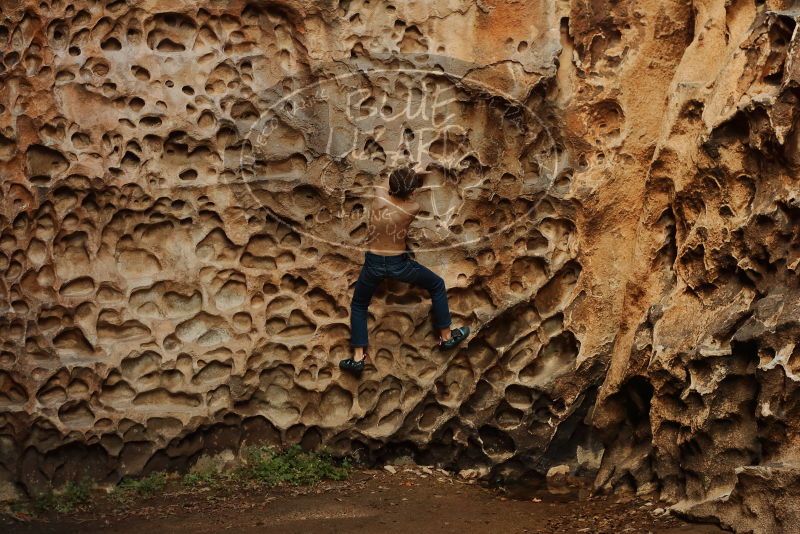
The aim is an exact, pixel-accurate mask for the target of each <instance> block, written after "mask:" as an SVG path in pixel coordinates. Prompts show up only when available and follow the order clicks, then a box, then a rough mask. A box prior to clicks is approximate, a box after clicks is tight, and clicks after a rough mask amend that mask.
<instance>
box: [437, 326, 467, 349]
mask: <svg viewBox="0 0 800 534" xmlns="http://www.w3.org/2000/svg"><path fill="white" fill-rule="evenodd" d="M467 336H469V327H468V326H462V327H461V328H455V329H453V330H450V339H448V340H447V341H445V340H440V341H439V348H440V349H442V350H447V349H452V348H453V347H455V346H456V345H458V344H459V343H461V342H462V341H464V340H465V339H467Z"/></svg>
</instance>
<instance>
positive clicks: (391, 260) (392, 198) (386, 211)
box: [339, 167, 470, 376]
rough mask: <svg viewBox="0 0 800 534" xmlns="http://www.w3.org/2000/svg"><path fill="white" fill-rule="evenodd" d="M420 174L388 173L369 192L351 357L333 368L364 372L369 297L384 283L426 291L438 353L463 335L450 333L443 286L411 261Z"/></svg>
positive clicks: (465, 331)
mask: <svg viewBox="0 0 800 534" xmlns="http://www.w3.org/2000/svg"><path fill="white" fill-rule="evenodd" d="M421 174H426V173H425V172H417V171H415V170H414V169H412V168H410V167H401V168H397V169H394V170H393V171H392V172H391V173H389V176H388V178H385V179H384V180H383V181H382V183H381V184H379V185H378V186H376V187H375V195H374V196H373V199H372V202H371V210H370V214H369V229H368V238H367V247H368V251H367V252H366V253H365V258H364V265H363V266H362V267H361V273H360V274H359V276H358V280H357V281H356V286H355V290H354V291H353V300H352V303H351V304H350V346H351V347H353V356H352V357H350V358H347V359H346V360H342V361H341V362H339V367H340V368H341V369H342V370H343V371H347V372H349V373H352V374H354V375H356V376H360V375H361V373H362V372H363V371H364V366H365V362H366V360H367V359H368V358H369V355H368V354H367V346H368V342H367V310H368V308H369V302H370V300H371V299H372V294H373V293H374V292H375V289H376V288H377V286H378V284H379V283H380V282H381V280H383V279H385V278H391V279H394V280H400V281H402V282H407V283H409V284H412V285H415V286H418V287H422V288H424V289H426V290H428V293H429V294H430V296H431V300H432V308H433V317H434V327H435V328H436V329H437V330H438V333H439V344H438V348H439V349H442V350H447V349H452V348H453V347H455V346H456V345H458V344H459V343H461V342H462V341H464V339H466V338H467V336H468V335H469V331H470V330H469V327H468V326H462V327H460V328H456V329H453V330H451V329H450V325H451V319H450V309H449V307H448V305H447V289H446V288H445V285H444V280H442V278H441V277H440V276H438V275H436V274H435V273H433V272H432V271H431V270H430V269H428V268H427V267H424V266H422V265H420V264H419V263H417V262H416V261H415V260H413V259H412V258H411V254H410V253H409V251H408V250H407V247H406V235H407V233H408V228H409V226H411V223H412V221H413V220H414V217H415V216H416V215H417V213H418V212H419V204H418V203H417V202H415V201H414V200H413V199H412V196H413V193H414V191H415V190H416V189H417V188H418V187H419V186H420V185H421V184H422V178H421V176H420V175H421Z"/></svg>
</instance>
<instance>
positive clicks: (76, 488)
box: [32, 480, 92, 513]
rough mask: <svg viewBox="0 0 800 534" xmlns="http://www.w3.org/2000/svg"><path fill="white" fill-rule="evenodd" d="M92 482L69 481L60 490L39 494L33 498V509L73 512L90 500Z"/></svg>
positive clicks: (38, 510)
mask: <svg viewBox="0 0 800 534" xmlns="http://www.w3.org/2000/svg"><path fill="white" fill-rule="evenodd" d="M91 489H92V484H91V482H89V481H88V480H81V481H80V482H67V483H66V484H64V486H63V487H62V488H60V489H58V490H51V491H49V492H47V493H43V494H41V495H37V496H36V497H35V498H34V499H33V503H32V504H33V509H34V511H36V512H38V513H44V512H58V513H68V512H72V511H73V510H75V509H76V508H79V507H80V506H83V505H86V504H88V503H89V501H90V497H91V495H90V493H91Z"/></svg>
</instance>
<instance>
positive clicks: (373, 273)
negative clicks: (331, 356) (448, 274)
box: [350, 252, 452, 347]
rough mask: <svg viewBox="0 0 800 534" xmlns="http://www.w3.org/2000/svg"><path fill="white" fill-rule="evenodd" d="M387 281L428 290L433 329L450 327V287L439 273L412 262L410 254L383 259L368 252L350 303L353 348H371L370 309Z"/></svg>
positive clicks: (384, 257)
mask: <svg viewBox="0 0 800 534" xmlns="http://www.w3.org/2000/svg"><path fill="white" fill-rule="evenodd" d="M384 278H392V279H394V280H400V281H401V282H406V283H409V284H412V285H415V286H417V287H421V288H424V289H427V290H428V293H430V296H431V300H432V301H433V306H432V307H433V326H434V328H437V329H442V328H448V327H449V326H450V324H451V322H452V320H451V318H450V308H449V307H448V305H447V288H445V286H444V280H442V278H441V277H440V276H438V275H437V274H436V273H434V272H433V271H431V270H430V269H428V268H427V267H423V266H422V265H420V264H419V263H417V262H416V261H414V260H412V259H411V257H410V256H409V255H408V253H405V254H398V255H396V256H380V255H378V254H373V253H372V252H367V253H366V255H365V258H364V265H363V267H361V274H360V275H359V276H358V281H356V288H355V291H354V292H353V301H352V302H351V303H350V346H352V347H366V346H367V345H369V342H368V333H367V309H368V308H369V301H370V300H372V295H373V293H375V289H376V288H377V287H378V284H380V283H381V281H382V280H383V279H384Z"/></svg>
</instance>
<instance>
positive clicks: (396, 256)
mask: <svg viewBox="0 0 800 534" xmlns="http://www.w3.org/2000/svg"><path fill="white" fill-rule="evenodd" d="M366 257H368V258H370V257H371V258H373V259H376V260H379V261H387V262H399V261H403V260H406V259H407V258H409V257H410V256H409V254H408V252H403V253H402V254H393V255H391V256H384V255H383V254H375V253H374V252H369V251H367V253H366Z"/></svg>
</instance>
